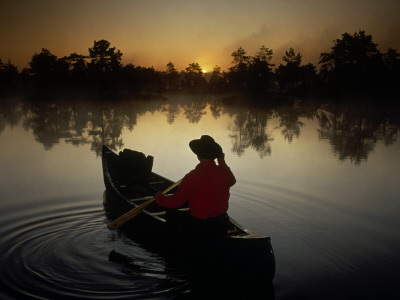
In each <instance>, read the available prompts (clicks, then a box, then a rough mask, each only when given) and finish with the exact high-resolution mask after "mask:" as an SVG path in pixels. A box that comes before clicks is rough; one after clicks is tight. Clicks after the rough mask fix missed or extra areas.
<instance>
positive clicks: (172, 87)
mask: <svg viewBox="0 0 400 300" xmlns="http://www.w3.org/2000/svg"><path fill="white" fill-rule="evenodd" d="M165 89H166V90H167V91H177V90H178V89H179V72H178V70H177V69H176V68H175V65H174V64H173V63H172V62H171V61H170V62H169V63H168V64H167V70H166V72H165Z"/></svg>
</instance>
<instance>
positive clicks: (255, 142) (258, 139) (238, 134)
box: [230, 111, 273, 158]
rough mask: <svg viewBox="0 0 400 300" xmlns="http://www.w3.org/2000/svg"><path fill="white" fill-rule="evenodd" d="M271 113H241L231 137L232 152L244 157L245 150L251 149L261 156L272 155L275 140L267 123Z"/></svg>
mask: <svg viewBox="0 0 400 300" xmlns="http://www.w3.org/2000/svg"><path fill="white" fill-rule="evenodd" d="M270 115H271V113H265V112H258V111H253V112H243V111H240V112H239V113H238V114H237V116H236V118H235V119H234V122H233V127H231V128H230V129H231V131H233V133H232V134H231V135H230V137H231V138H232V140H233V148H232V151H233V152H235V153H236V154H237V155H238V156H241V155H243V153H244V152H245V149H247V148H249V147H251V148H253V149H255V150H256V151H257V153H258V154H259V156H260V157H261V158H263V157H264V156H267V155H271V151H272V150H271V145H270V144H269V142H270V141H271V140H273V139H272V138H271V137H270V135H269V134H268V133H267V132H266V131H267V123H268V119H269V118H270Z"/></svg>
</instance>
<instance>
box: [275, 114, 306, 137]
mask: <svg viewBox="0 0 400 300" xmlns="http://www.w3.org/2000/svg"><path fill="white" fill-rule="evenodd" d="M277 114H278V115H279V118H280V124H279V127H280V128H282V131H281V133H282V135H283V137H284V138H285V140H287V141H288V142H289V143H291V142H293V138H294V137H295V138H298V137H299V136H300V129H301V127H302V126H303V125H304V123H303V122H301V121H300V120H299V116H300V114H299V112H297V111H295V110H294V109H293V108H289V109H287V110H286V109H282V110H280V111H279V112H278V113H277Z"/></svg>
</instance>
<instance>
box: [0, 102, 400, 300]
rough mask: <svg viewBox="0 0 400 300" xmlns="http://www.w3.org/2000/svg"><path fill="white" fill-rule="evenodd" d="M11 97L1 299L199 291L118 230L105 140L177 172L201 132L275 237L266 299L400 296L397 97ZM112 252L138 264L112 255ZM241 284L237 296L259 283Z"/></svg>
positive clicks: (4, 122) (1, 190)
mask: <svg viewBox="0 0 400 300" xmlns="http://www.w3.org/2000/svg"><path fill="white" fill-rule="evenodd" d="M8 100H9V101H7V102H6V103H3V104H1V105H0V143H1V145H2V151H1V153H2V155H1V158H0V165H1V168H2V172H0V179H1V180H0V210H1V218H0V254H1V257H0V264H1V269H0V279H1V290H0V298H2V299H25V298H36V299H60V298H67V299H73V298H77V299H78V298H81V299H82V298H85V299H90V298H91V299H123V298H127V299H128V298H129V299H144V298H146V299H172V298H174V297H176V296H182V295H188V296H189V298H190V296H191V295H194V293H195V292H194V291H193V285H191V282H190V280H189V278H188V277H187V276H186V274H185V273H184V272H182V270H180V269H179V268H177V267H175V266H174V265H171V264H169V263H168V262H166V261H165V260H164V258H163V257H162V256H160V255H159V254H157V253H153V252H151V251H149V250H148V249H145V248H144V247H142V246H141V245H139V244H137V243H136V242H135V241H133V240H131V239H129V238H127V237H126V236H124V234H123V233H121V232H113V231H110V230H108V229H107V227H106V224H107V223H108V222H110V220H108V219H107V217H106V216H105V214H104V209H103V204H102V203H103V192H104V184H103V178H102V173H101V159H100V152H101V146H102V145H103V144H106V145H108V146H110V147H112V148H113V149H114V150H116V151H120V150H122V149H124V148H131V149H135V150H138V151H142V152H144V153H146V154H151V155H153V156H154V157H155V161H154V167H153V170H154V171H155V172H157V173H160V174H161V175H164V176H166V177H168V178H171V179H173V180H178V179H180V178H181V177H182V176H183V175H184V174H185V173H187V172H188V171H189V170H191V169H192V168H193V167H194V166H195V164H196V163H197V161H196V158H195V156H194V155H193V154H192V153H191V151H190V149H189V147H188V142H189V141H190V140H192V139H194V138H199V137H200V136H201V135H202V134H209V135H211V136H213V137H214V138H215V139H216V140H217V141H218V142H219V143H220V144H221V146H222V148H223V149H224V151H225V154H226V161H227V163H228V165H229V166H230V167H231V169H232V171H233V172H234V173H235V175H236V178H237V184H236V185H235V186H234V187H233V188H232V190H231V200H230V209H229V213H230V215H231V216H232V217H233V218H234V219H236V220H237V221H238V222H239V223H241V224H242V225H244V226H245V227H247V228H249V229H250V230H252V231H254V232H256V233H259V234H265V235H269V236H271V238H272V245H273V247H274V250H275V256H276V266H277V271H276V276H275V278H274V281H273V288H272V293H271V289H268V290H266V288H265V286H267V285H265V286H263V285H262V284H261V285H258V287H257V288H258V289H259V290H257V292H259V293H261V296H260V298H262V299H271V298H272V299H369V298H370V299H394V297H395V296H396V295H397V296H398V294H399V293H398V292H397V291H398V288H397V287H398V286H399V284H400V272H399V269H400V256H399V250H400V233H399V228H400V216H399V212H400V189H399V183H400V182H399V174H400V164H399V163H398V162H399V159H400V143H399V137H400V135H399V126H400V121H399V119H400V118H399V108H398V107H396V106H392V107H386V106H381V107H379V108H378V107H372V106H369V105H366V104H357V105H332V104H322V103H318V102H315V103H313V102H308V103H301V104H299V103H295V104H285V105H281V106H275V107H271V108H263V109H261V108H258V109H255V108H251V107H247V106H245V105H241V106H239V105H230V104H229V103H230V101H229V99H222V98H221V97H220V98H218V97H209V98H207V97H200V96H197V97H188V96H174V97H168V98H165V99H158V100H150V99H147V100H146V101H128V100H126V101H124V102H118V103H105V102H102V103H92V102H90V101H85V100H80V99H68V100H69V101H64V102H52V101H50V100H49V102H47V103H42V104H32V103H30V104H29V103H27V102H20V101H19V100H20V99H8ZM112 250H116V251H118V252H120V253H123V254H125V255H128V256H129V257H131V258H133V259H134V261H135V265H136V266H138V267H137V268H130V267H128V266H125V265H122V264H119V263H116V262H112V261H109V259H108V256H109V253H110V252H111V251H112ZM177 255H179V254H177ZM249 255H251V253H249ZM199 285H200V286H201V282H200V284H199ZM244 286H245V287H244V288H243V290H242V291H239V292H238V293H237V294H236V295H240V294H241V295H247V294H249V293H250V290H246V288H248V285H247V284H246V283H245V284H244ZM202 288H204V289H205V288H206V287H202ZM253 292H254V290H253ZM271 294H272V296H271ZM227 298H228V299H229V298H232V295H229V296H227ZM243 298H244V296H243Z"/></svg>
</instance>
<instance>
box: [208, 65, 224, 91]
mask: <svg viewBox="0 0 400 300" xmlns="http://www.w3.org/2000/svg"><path fill="white" fill-rule="evenodd" d="M208 87H209V90H210V91H211V92H213V93H215V92H224V91H225V90H226V82H225V78H224V75H223V74H222V71H221V67H219V66H215V67H214V68H213V70H212V72H211V76H210V80H209V82H208Z"/></svg>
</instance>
